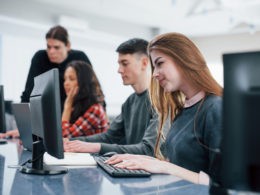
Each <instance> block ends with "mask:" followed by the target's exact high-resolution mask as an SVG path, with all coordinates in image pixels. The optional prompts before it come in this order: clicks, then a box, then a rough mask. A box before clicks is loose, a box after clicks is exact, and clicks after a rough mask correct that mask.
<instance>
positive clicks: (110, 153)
mask: <svg viewBox="0 0 260 195" xmlns="http://www.w3.org/2000/svg"><path fill="white" fill-rule="evenodd" d="M115 154H117V153H116V152H106V153H105V154H103V155H102V156H104V157H111V156H113V155H115Z"/></svg>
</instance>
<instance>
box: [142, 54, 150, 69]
mask: <svg viewBox="0 0 260 195" xmlns="http://www.w3.org/2000/svg"><path fill="white" fill-rule="evenodd" d="M141 60H142V69H146V68H147V66H148V65H149V59H148V57H147V56H142V58H141Z"/></svg>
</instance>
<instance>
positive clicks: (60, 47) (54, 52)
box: [47, 39, 70, 64]
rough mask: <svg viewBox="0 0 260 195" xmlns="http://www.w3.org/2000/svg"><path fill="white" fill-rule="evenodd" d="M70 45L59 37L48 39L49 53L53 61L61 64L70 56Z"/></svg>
mask: <svg viewBox="0 0 260 195" xmlns="http://www.w3.org/2000/svg"><path fill="white" fill-rule="evenodd" d="M69 50H70V45H69V44H68V45H65V43H63V42H62V41H59V40H57V39H47V54H48V58H49V60H50V61H51V62H52V63H56V64H60V63H62V62H63V61H64V60H65V59H66V58H67V56H68V52H69Z"/></svg>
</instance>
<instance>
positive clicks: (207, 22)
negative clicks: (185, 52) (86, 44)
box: [0, 0, 260, 37]
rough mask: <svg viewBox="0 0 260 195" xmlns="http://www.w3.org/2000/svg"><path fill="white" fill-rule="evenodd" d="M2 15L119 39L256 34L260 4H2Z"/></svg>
mask: <svg viewBox="0 0 260 195" xmlns="http://www.w3.org/2000/svg"><path fill="white" fill-rule="evenodd" d="M0 16H5V17H10V18H17V19H19V20H30V21H32V22H35V23H42V24H49V23H61V24H63V25H65V26H69V28H74V29H78V30H83V31H84V30H88V29H94V30H98V31H104V32H107V33H111V34H117V35H118V36H119V35H121V36H138V35H141V36H146V37H149V36H153V35H155V34H158V33H163V32H169V31H177V32H182V33H184V34H186V35H189V36H193V37H202V36H211V35H222V34H232V33H242V32H243V33H245V32H248V33H254V32H256V31H258V30H259V29H260V28H259V26H260V0H23V1H20V0H0Z"/></svg>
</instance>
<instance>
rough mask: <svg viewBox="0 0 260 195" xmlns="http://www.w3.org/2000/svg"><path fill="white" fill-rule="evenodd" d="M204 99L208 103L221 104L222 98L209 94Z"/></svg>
mask: <svg viewBox="0 0 260 195" xmlns="http://www.w3.org/2000/svg"><path fill="white" fill-rule="evenodd" d="M206 101H207V102H208V103H209V104H222V101H223V98H222V96H217V95H214V94H211V95H208V96H207V98H206Z"/></svg>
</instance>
